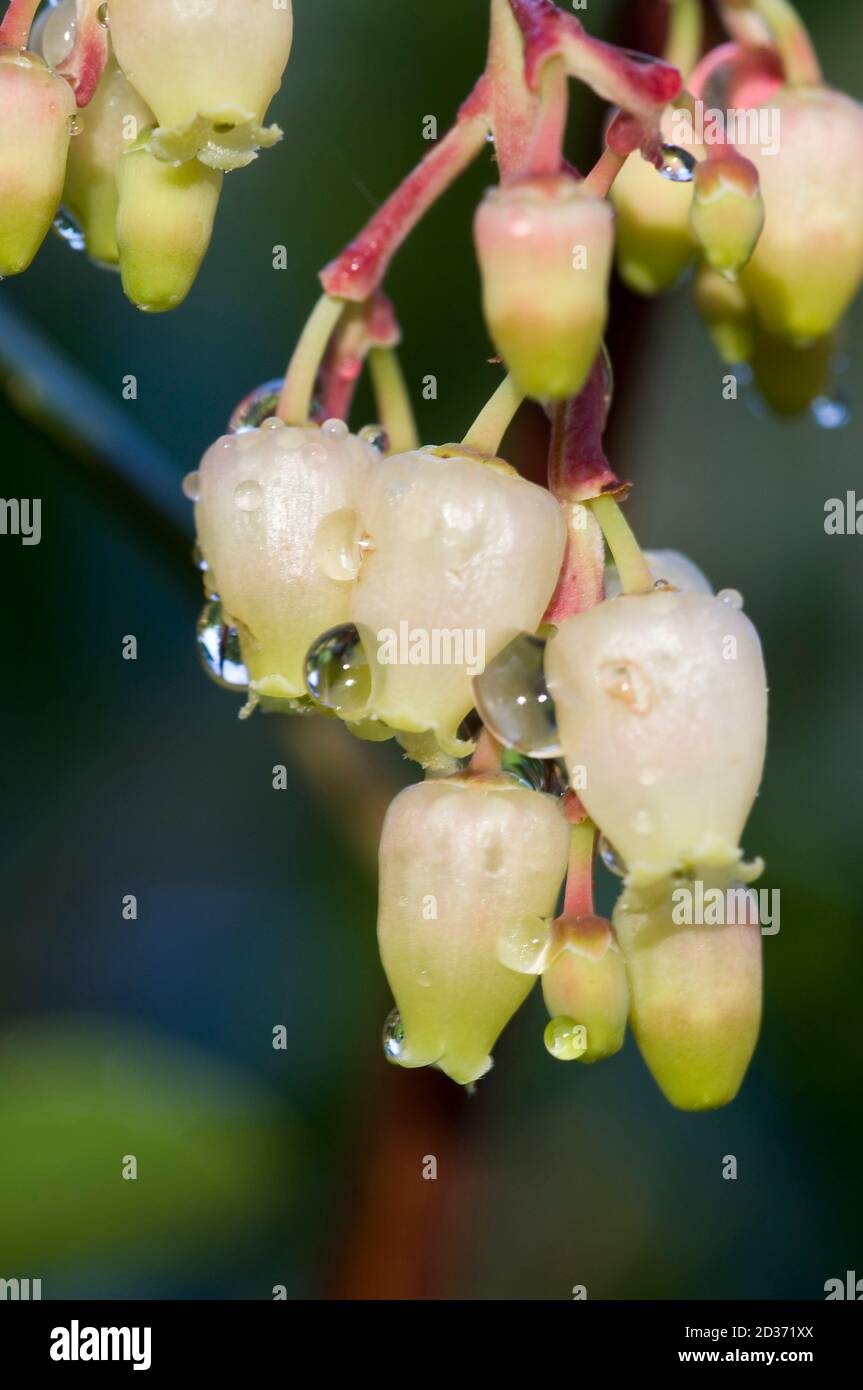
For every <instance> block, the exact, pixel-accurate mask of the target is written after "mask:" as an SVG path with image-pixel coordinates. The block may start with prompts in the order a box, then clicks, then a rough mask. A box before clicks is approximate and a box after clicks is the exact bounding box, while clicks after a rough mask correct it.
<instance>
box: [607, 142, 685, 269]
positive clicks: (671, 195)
mask: <svg viewBox="0 0 863 1390" xmlns="http://www.w3.org/2000/svg"><path fill="white" fill-rule="evenodd" d="M609 197H610V199H611V202H612V204H613V206H614V211H615V213H616V214H617V238H616V240H617V246H616V251H615V254H616V259H617V269H618V273H619V275H620V278H621V280H622V281H623V282H624V284H625V285H628V286H629V288H630V289H631V290H635V292H636V293H637V294H661V293H662V292H663V291H664V290H668V289H670V288H671V286H672V285H673V284H674V283H675V281H676V280H677V279H678V278H679V276H680V275H681V274H682V273H683V271H684V270H685V269H686V267H687V265H688V264H689V262H690V261H691V260H692V257H693V255H694V253H695V241H694V239H693V235H692V229H691V228H690V225H689V211H690V208H691V206H692V184H691V183H675V182H674V181H673V180H671V179H666V178H663V177H662V175H661V174H660V173H659V171H658V170H657V169H655V168H654V166H653V165H652V164H651V163H650V161H649V160H646V159H642V157H641V155H640V153H639V152H638V151H636V152H635V153H634V154H631V155H629V157H628V159H627V160H626V163H625V164H624V166H623V168H622V169H621V171H620V173H619V174H618V175H617V178H616V179H615V180H614V183H613V184H612V188H611V192H610V194H609Z"/></svg>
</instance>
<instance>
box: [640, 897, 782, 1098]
mask: <svg viewBox="0 0 863 1390" xmlns="http://www.w3.org/2000/svg"><path fill="white" fill-rule="evenodd" d="M716 889H718V890H719V891H720V892H721V894H722V895H723V899H724V901H725V902H726V903H727V904H729V908H726V909H725V910H723V912H722V913H721V914H718V915H719V917H720V919H721V920H719V921H718V923H717V924H716V925H710V924H707V923H705V924H699V923H697V922H693V924H692V925H677V923H676V922H675V917H677V919H678V921H680V920H681V913H680V911H679V910H678V907H677V904H679V903H680V902H681V898H682V895H685V894H687V893H689V894H692V895H693V896H694V895H695V893H696V884H695V883H694V882H693V881H692V880H684V879H676V880H673V881H671V882H665V883H662V884H657V885H655V886H654V887H652V888H650V889H646V890H635V889H632V888H627V889H626V890H625V892H624V893H623V895H622V896H621V898H620V900H619V902H618V904H617V907H616V909H615V912H614V927H615V931H616V932H617V938H618V940H619V942H620V945H621V948H622V950H623V953H624V956H625V958H626V966H627V972H628V975H629V987H630V990H631V993H632V1008H631V1012H630V1022H631V1023H632V1028H633V1032H634V1033H635V1037H636V1041H637V1043H638V1046H639V1048H640V1050H641V1054H642V1056H643V1057H644V1060H645V1062H646V1063H647V1065H648V1067H649V1068H650V1071H651V1073H652V1074H653V1077H654V1080H655V1081H656V1083H657V1085H658V1086H659V1088H660V1090H661V1091H662V1092H663V1094H664V1095H665V1096H666V1097H667V1098H668V1100H670V1101H671V1104H672V1105H676V1106H678V1107H679V1108H680V1109H681V1110H709V1109H713V1108H715V1107H716V1106H720V1105H726V1104H727V1103H728V1102H729V1101H730V1100H733V1099H734V1097H735V1095H736V1094H737V1092H738V1090H739V1088H740V1084H741V1082H742V1080H743V1077H744V1075H745V1074H746V1068H747V1067H748V1065H749V1061H750V1058H751V1057H752V1053H753V1051H754V1050H755V1044H756V1042H757V1039H758V1030H759V1027H760V1022H761V931H760V927H759V926H758V924H757V920H756V919H757V913H756V912H755V911H754V909H753V910H751V911H750V910H749V909H748V908H747V907H746V905H745V902H744V896H743V895H744V893H745V890H744V888H743V886H742V884H739V883H735V882H734V881H733V879H732V877H731V876H730V875H729V874H722V873H719V874H715V875H712V876H708V877H707V878H705V879H704V880H703V881H702V884H701V892H702V895H704V894H708V893H710V892H711V891H715V890H716ZM735 905H736V906H735ZM704 915H705V916H707V914H704Z"/></svg>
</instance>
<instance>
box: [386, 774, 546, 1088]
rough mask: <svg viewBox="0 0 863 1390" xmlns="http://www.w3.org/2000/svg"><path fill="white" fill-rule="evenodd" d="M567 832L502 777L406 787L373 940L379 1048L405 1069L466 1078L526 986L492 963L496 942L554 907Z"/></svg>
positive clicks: (476, 1071) (395, 815)
mask: <svg viewBox="0 0 863 1390" xmlns="http://www.w3.org/2000/svg"><path fill="white" fill-rule="evenodd" d="M568 845H569V828H568V826H567V823H566V821H565V820H564V818H563V815H562V814H561V811H560V803H559V801H558V800H557V798H555V797H551V796H546V795H544V794H542V793H540V792H533V791H528V790H527V789H526V788H524V787H520V786H518V784H517V783H516V782H515V781H514V780H513V779H512V778H509V777H506V776H501V777H478V776H471V775H465V776H456V777H449V778H443V779H440V778H438V779H434V780H432V781H429V782H422V783H419V784H417V785H415V786H411V787H407V788H406V789H405V790H404V791H403V792H400V793H399V795H398V796H397V797H396V799H395V801H394V802H393V803H392V805H391V806H390V808H389V810H388V812H387V815H386V819H385V821H384V827H383V834H382V837H381V849H380V899H379V901H380V905H379V908H378V941H379V944H380V952H381V960H382V962H383V967H384V970H385V971H386V975H387V979H388V980H389V983H390V986H391V988H392V991H393V995H394V997H395V1001H396V1006H397V1009H398V1012H399V1015H400V1020H399V1022H398V1024H397V1025H396V1026H392V1025H391V1027H390V1029H389V1033H388V1036H387V1038H386V1039H385V1046H386V1050H387V1055H388V1056H389V1057H390V1059H391V1060H392V1061H395V1062H398V1063H400V1064H401V1065H402V1066H406V1067H422V1066H429V1065H432V1064H434V1065H437V1066H439V1067H440V1068H441V1070H442V1071H445V1072H446V1074H447V1075H448V1076H450V1077H452V1079H453V1080H454V1081H457V1082H459V1083H460V1084H462V1085H466V1084H468V1083H470V1082H472V1081H476V1080H477V1079H478V1078H479V1077H481V1076H483V1075H484V1074H485V1072H487V1071H488V1069H489V1067H490V1066H491V1064H492V1059H491V1050H492V1048H493V1047H494V1044H495V1042H496V1040H497V1038H498V1036H499V1034H500V1033H501V1031H502V1029H503V1028H504V1027H505V1026H506V1024H507V1023H508V1022H509V1020H510V1018H511V1017H512V1015H513V1014H514V1013H515V1011H516V1009H517V1008H518V1007H519V1005H520V1004H521V1003H522V1002H523V1001H524V999H525V998H526V997H527V995H528V993H529V991H530V989H531V986H532V985H533V984H534V982H535V978H536V977H535V975H533V974H523V973H520V972H519V971H516V970H511V969H509V968H508V967H507V966H505V965H503V964H501V962H500V959H499V951H500V943H501V941H503V942H504V943H508V942H509V941H510V939H511V937H512V935H513V933H516V934H517V933H519V932H525V933H527V934H530V932H531V931H532V930H533V924H535V926H536V928H537V930H538V931H540V932H541V931H544V930H546V927H545V922H544V921H543V919H545V918H548V917H550V916H551V915H552V914H553V912H554V908H555V903H556V901H557V895H558V891H559V889H560V884H561V880H562V879H563V875H564V872H565V870H566V859H567V849H568Z"/></svg>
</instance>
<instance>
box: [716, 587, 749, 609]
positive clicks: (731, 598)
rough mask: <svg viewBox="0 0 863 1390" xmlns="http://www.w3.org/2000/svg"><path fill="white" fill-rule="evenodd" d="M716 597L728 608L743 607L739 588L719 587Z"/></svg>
mask: <svg viewBox="0 0 863 1390" xmlns="http://www.w3.org/2000/svg"><path fill="white" fill-rule="evenodd" d="M716 597H717V598H718V599H719V602H720V603H727V604H728V607H729V608H742V607H743V595H742V594H741V592H740V590H739V589H720V590H719V593H718V594H717V595H716Z"/></svg>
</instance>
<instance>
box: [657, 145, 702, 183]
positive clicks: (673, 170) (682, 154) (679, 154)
mask: <svg viewBox="0 0 863 1390" xmlns="http://www.w3.org/2000/svg"><path fill="white" fill-rule="evenodd" d="M661 154H662V163H661V164H660V165H659V172H660V174H661V175H662V177H663V178H664V179H670V181H671V182H672V183H691V182H692V180H693V178H694V176H695V164H696V161H695V159H694V158H693V156H692V155H691V154H690V153H689V151H688V150H682V149H681V148H680V146H679V145H663V146H662V152H661Z"/></svg>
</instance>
